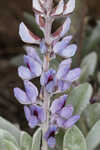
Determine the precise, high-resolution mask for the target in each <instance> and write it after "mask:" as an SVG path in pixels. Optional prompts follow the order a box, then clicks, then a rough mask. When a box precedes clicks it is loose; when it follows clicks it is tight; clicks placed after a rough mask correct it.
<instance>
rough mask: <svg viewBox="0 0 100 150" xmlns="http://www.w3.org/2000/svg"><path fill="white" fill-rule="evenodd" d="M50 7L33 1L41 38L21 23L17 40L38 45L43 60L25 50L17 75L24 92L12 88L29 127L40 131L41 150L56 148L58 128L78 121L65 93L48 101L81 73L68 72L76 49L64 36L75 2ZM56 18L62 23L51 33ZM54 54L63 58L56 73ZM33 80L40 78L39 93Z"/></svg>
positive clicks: (41, 2)
mask: <svg viewBox="0 0 100 150" xmlns="http://www.w3.org/2000/svg"><path fill="white" fill-rule="evenodd" d="M52 7H53V1H52V0H46V1H39V0H37V1H36V0H33V10H34V12H35V19H36V22H37V24H38V25H39V27H40V28H41V29H42V30H43V33H44V38H43V39H41V38H40V37H38V36H37V35H35V34H33V33H32V32H31V31H29V29H28V28H27V27H26V25H25V24H24V23H23V22H22V23H21V24H20V27H19V34H20V37H21V38H22V40H23V41H24V42H26V43H32V44H39V46H40V52H41V54H42V55H43V61H42V60H41V59H40V58H39V56H38V54H37V52H36V50H35V49H33V48H32V47H27V48H26V53H27V54H26V55H25V56H24V62H25V64H26V66H20V67H19V68H18V74H19V76H20V77H21V79H22V80H23V82H24V86H25V92H24V91H23V90H21V89H20V88H14V95H15V97H16V99H17V100H18V101H19V102H20V103H21V104H23V105H24V112H25V117H26V119H27V121H28V124H29V126H30V127H31V128H34V127H35V126H40V127H41V128H42V136H43V138H42V150H47V149H48V148H47V145H48V146H49V147H51V148H55V146H56V139H55V136H56V134H57V132H59V129H60V128H64V129H68V128H71V127H72V126H73V125H74V124H75V123H76V122H77V121H78V120H79V118H80V116H79V115H73V111H74V108H73V106H72V105H71V104H69V105H66V101H67V97H68V95H67V94H64V95H62V96H60V97H58V98H57V99H55V100H54V101H53V102H52V101H51V97H52V96H53V95H54V94H57V93H63V92H65V91H66V90H68V89H69V88H70V87H71V85H72V83H73V82H74V81H76V80H77V79H78V78H79V77H80V72H81V70H80V68H75V69H71V63H72V59H71V57H72V56H74V54H75V52H76V50H77V46H76V44H69V43H70V41H71V39H72V35H68V36H66V35H65V34H66V32H68V30H69V28H70V24H71V20H70V18H69V15H70V14H71V13H72V12H73V10H74V8H75V1H74V0H70V1H69V2H68V3H67V4H65V3H64V1H63V0H61V1H60V2H59V4H58V5H57V6H56V7H55V8H52ZM56 17H65V22H64V23H63V25H62V26H61V27H60V28H59V29H57V31H55V32H54V33H53V34H52V33H51V28H52V23H53V21H54V20H55V18H56ZM56 55H60V56H61V57H62V58H64V60H63V61H61V63H60V64H59V67H58V70H57V71H56V70H54V69H53V68H50V67H49V64H50V61H51V60H52V59H55V58H56ZM35 77H40V84H41V88H40V91H38V89H37V87H36V86H35V85H34V84H33V83H32V82H31V81H30V80H31V79H34V78H35ZM72 115H73V116H72Z"/></svg>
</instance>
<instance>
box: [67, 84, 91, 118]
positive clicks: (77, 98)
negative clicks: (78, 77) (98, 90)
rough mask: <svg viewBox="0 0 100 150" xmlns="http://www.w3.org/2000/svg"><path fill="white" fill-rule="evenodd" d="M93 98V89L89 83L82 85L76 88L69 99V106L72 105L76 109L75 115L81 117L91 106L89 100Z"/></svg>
mask: <svg viewBox="0 0 100 150" xmlns="http://www.w3.org/2000/svg"><path fill="white" fill-rule="evenodd" d="M91 96H92V87H91V85H90V84H89V83H84V84H80V85H79V86H77V87H76V88H74V89H73V90H72V91H71V93H70V95H69V97H68V100H67V102H68V104H72V105H73V107H74V109H75V110H74V113H75V114H78V115H81V113H82V112H83V110H84V109H85V108H86V107H87V105H88V104H89V100H90V98H91Z"/></svg>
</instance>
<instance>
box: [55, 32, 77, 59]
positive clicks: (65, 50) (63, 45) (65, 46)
mask: <svg viewBox="0 0 100 150" xmlns="http://www.w3.org/2000/svg"><path fill="white" fill-rule="evenodd" d="M71 39H72V36H71V35H70V36H66V37H65V38H63V39H62V40H61V41H59V42H57V43H56V44H55V45H54V47H53V50H54V52H55V53H57V54H58V55H60V56H62V57H64V58H69V57H72V56H74V55H75V53H76V50H77V46H76V44H70V45H69V42H70V41H71Z"/></svg>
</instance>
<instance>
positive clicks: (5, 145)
mask: <svg viewBox="0 0 100 150" xmlns="http://www.w3.org/2000/svg"><path fill="white" fill-rule="evenodd" d="M0 150H19V148H18V147H16V145H14V144H13V143H12V142H10V141H8V140H1V141H0Z"/></svg>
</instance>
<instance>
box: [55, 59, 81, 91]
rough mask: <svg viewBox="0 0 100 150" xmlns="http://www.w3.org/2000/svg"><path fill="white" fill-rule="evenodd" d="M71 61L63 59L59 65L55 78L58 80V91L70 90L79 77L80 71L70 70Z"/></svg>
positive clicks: (76, 69)
mask: <svg viewBox="0 0 100 150" xmlns="http://www.w3.org/2000/svg"><path fill="white" fill-rule="evenodd" d="M71 63H72V59H71V58H69V59H65V60H64V61H62V62H61V63H60V65H59V68H58V71H57V74H56V78H57V80H58V91H65V90H67V89H68V88H70V86H71V84H72V82H74V81H76V80H78V79H79V77H80V73H81V69H80V68H75V69H72V70H70V67H71Z"/></svg>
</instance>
